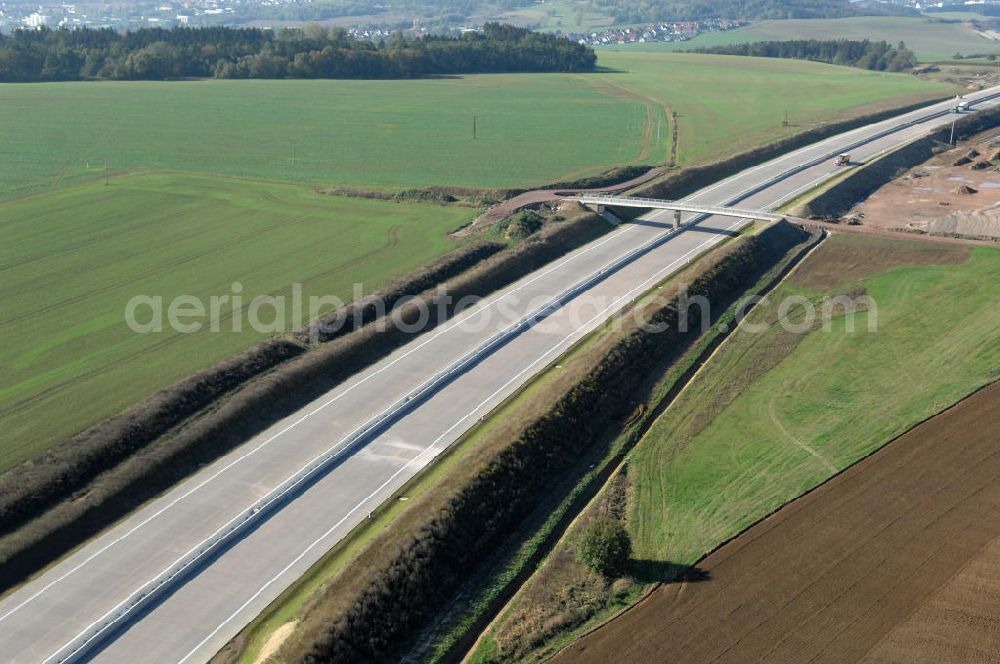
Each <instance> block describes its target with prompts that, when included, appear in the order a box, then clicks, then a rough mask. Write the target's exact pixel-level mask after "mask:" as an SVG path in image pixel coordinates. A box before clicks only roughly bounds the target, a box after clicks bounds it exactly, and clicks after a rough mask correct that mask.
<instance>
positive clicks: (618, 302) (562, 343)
mask: <svg viewBox="0 0 1000 664" xmlns="http://www.w3.org/2000/svg"><path fill="white" fill-rule="evenodd" d="M742 223H743V220H742V219H741V220H739V221H737V222H736V223H734V224H732V225H730V226H727V227H726V228H724V229H721V230H724V231H729V230H732V229H733V228H734V227H736V226H739V225H741V224H742ZM721 240H722V237H721V236H713V237H709V238H708V239H707V240H705V241H704V242H702V243H701V244H699V245H697V246H695V247H694V248H693V249H691V250H689V251H688V252H687V253H685V254H684V255H682V256H680V257H679V258H677V259H675V260H674V261H673V262H671V263H670V264H669V265H667V266H666V267H664V268H661V269H660V270H658V271H657V272H656V273H654V274H653V275H652V276H651V277H649V278H647V279H646V280H645V281H643V282H642V283H641V284H639V285H638V286H636V287H635V288H633V289H632V290H630V291H628V292H627V293H625V294H624V295H620V296H618V297H617V298H615V299H614V300H613V301H612V303H611V304H610V305H608V306H607V307H605V308H604V309H603V310H601V311H600V312H599V313H597V314H596V315H594V316H592V317H591V318H590V320H588V321H587V322H586V323H584V325H582V326H580V327H579V328H577V329H575V330H573V331H572V332H570V333H569V334H567V335H565V336H563V337H562V338H561V339H559V341H557V342H556V343H555V344H553V345H552V346H551V347H549V349H548V350H546V351H545V352H544V353H542V355H540V356H539V357H538V358H537V359H535V360H534V361H533V362H532V363H531V364H529V365H528V366H526V367H525V368H524V369H522V370H521V371H519V372H518V373H517V374H515V375H514V377H512V378H511V379H510V380H508V381H507V382H506V383H504V384H503V385H501V386H500V387H499V388H497V389H496V390H495V391H494V392H493V393H492V394H490V395H489V396H488V397H486V398H485V399H483V400H482V401H481V402H480V403H479V404H478V405H476V406H475V407H473V408H472V409H471V410H470V411H469V412H468V413H466V415H465V416H464V417H462V418H460V419H459V420H458V421H457V422H455V423H454V424H453V425H451V426H450V427H449V428H448V429H447V430H446V431H444V433H442V434H441V435H440V436H438V437H437V438H435V439H434V441H433V442H431V443H430V444H429V445H428V446H427V447H426V448H425V449H423V450H422V451H421V452H420V454H418V455H417V456H416V457H414V458H413V459H411V460H409V461H407V462H406V463H405V464H404V465H403V466H402V467H401V468H400V469H399V470H397V471H396V472H394V473H393V474H392V475H390V476H389V478H388V479H387V480H386V481H385V482H383V483H382V484H381V485H380V486H379V487H378V488H377V489H376V490H375V491H373V492H372V493H370V494H369V495H367V496H366V497H365V498H363V499H362V500H361V501H360V502H358V503H357V504H356V505H355V506H354V507H352V508H351V509H350V510H349V511H348V512H347V514H345V515H344V516H343V517H342V518H341V519H340V520H339V521H337V522H336V523H335V524H334V525H332V526H331V527H330V528H329V529H328V530H326V531H325V532H324V533H323V534H321V535H320V536H319V537H317V538H316V539H314V540H313V541H312V542H311V543H310V544H309V545H308V546H306V548H305V549H303V550H302V551H301V552H300V553H299V554H298V555H297V556H296V557H295V558H294V559H293V560H292V562H290V563H288V564H287V565H286V566H285V567H284V568H282V569H281V571H279V572H278V573H277V574H275V575H274V576H272V577H271V578H270V579H268V580H267V582H266V583H265V584H264V585H263V586H261V587H260V588H258V589H257V591H256V592H255V593H253V594H252V595H251V596H250V598H249V599H247V600H246V601H245V602H243V604H241V605H240V607H239V608H238V609H236V610H235V611H233V612H232V614H230V615H229V617H227V618H226V619H225V620H223V621H222V622H221V623H219V624H218V625H217V626H216V627H215V629H214V630H212V632H211V633H210V634H209V635H208V636H206V637H205V638H204V639H202V640H201V641H200V642H199V643H198V645H196V646H195V647H194V648H192V649H191V650H190V651H189V652H188V653H187V654H186V655H184V657H182V658H181V659H179V660H178V662H177V664H184V662H186V661H187V660H188V659H190V658H191V657H192V656H193V655H195V654H196V653H197V652H198V650H200V649H201V647H202V646H204V645H205V644H206V643H208V642H209V641H210V640H211V639H212V638H213V637H214V636H215V635H216V634H218V633H219V631H220V630H221V629H222V628H223V627H225V626H226V625H227V624H229V623H230V622H232V621H233V620H235V619H236V618H237V617H238V616H239V614H240V613H242V612H243V611H244V610H245V609H246V608H247V606H249V605H250V604H251V603H252V602H253V601H254V600H256V599H257V598H258V597H260V596H261V594H263V593H264V591H265V590H267V589H268V588H269V587H270V586H271V585H273V584H274V583H276V582H277V581H278V580H279V579H280V578H281V577H282V576H283V575H284V574H286V573H287V572H288V571H289V570H290V569H291V568H292V567H294V566H295V565H296V564H298V563H299V561H301V560H302V559H303V558H304V557H305V556H306V555H308V553H309V552H310V551H311V550H312V549H314V548H315V547H317V546H318V545H319V544H320V542H322V541H323V540H324V539H326V538H327V537H329V536H330V534H331V533H332V532H333V531H334V530H336V529H337V528H339V527H340V526H341V525H343V523H344V522H345V521H346V520H347V519H348V518H350V516H351V515H352V514H354V513H355V512H357V511H358V510H359V509H360V508H361V507H362V506H363V505H364V504H365V503H367V502H368V501H369V500H371V499H372V498H373V497H375V496H376V495H377V494H378V493H379V492H381V491H382V490H383V489H385V487H386V486H388V485H389V484H391V483H392V481H393V480H395V479H396V478H397V477H399V475H401V474H402V473H403V472H404V471H405V470H406V469H407V468H408V467H409V466H410V465H411V464H413V463H414V462H415V461H416V460H417V459H419V458H421V457H422V456H423V455H425V454H426V453H427V452H429V451H430V450H432V449H434V447H435V446H437V444H438V443H440V442H441V441H442V440H443V439H444V438H445V437H447V436H448V435H449V434H450V433H451V432H452V431H454V430H455V429H456V428H458V427H459V426H461V425H462V424H463V423H465V422H467V421H469V420H470V419H475V418H476V417H478V416H479V414H480V412H481V411H482V409H483V408H484V407H486V406H487V405H488V404H489V403H490V402H491V401H493V400H494V399H495V398H496V397H497V396H498V395H500V394H501V393H503V392H504V391H506V390H507V388H509V387H510V386H511V385H512V384H514V383H516V382H517V381H518V380H520V378H521V377H522V376H523V375H525V374H526V373H528V372H530V371H532V370H533V369H534V368H535V367H536V366H538V365H539V364H540V363H542V362H546V361H547V358H548V357H549V356H550V355H552V354H553V353H555V352H556V351H559V352H562V351H561V350H560V349H564V348H565V347H566V346H567V342H568V341H569V340H570V339H572V338H573V337H575V336H577V335H579V334H580V330H581V329H582V330H588V329H589V328H590V326H591V325H593V324H594V322H595V321H599V320H604V319H605V318H607V317H609V316H610V315H612V314H613V313H614V312H615V311H617V310H618V309H620V308H621V306H622V304H624V303H627V302H628V301H629V300H630V299H631V298H632V297H633V296H634V295H635V294H636V293H641V292H645V291H646V289H647V288H648V286H649V284H650V283H652V282H655V281H656V280H659V279H661V278H662V275H664V274H665V273H667V272H670V271H671V270H673V269H674V266H675V265H677V264H678V263H680V262H682V261H685V260H687V258H688V257H689V256H691V255H692V254H694V253H696V252H700V251H701V250H702V248H703V247H705V246H706V245H710V244H715V243H717V242H720V241H721ZM589 333H590V332H584V333H583V334H584V336H585V335H586V334H589ZM382 435H385V434H382ZM380 437H381V436H380ZM376 440H377V439H376ZM84 631H86V630H84ZM46 661H47V660H46ZM43 664H44V663H43Z"/></svg>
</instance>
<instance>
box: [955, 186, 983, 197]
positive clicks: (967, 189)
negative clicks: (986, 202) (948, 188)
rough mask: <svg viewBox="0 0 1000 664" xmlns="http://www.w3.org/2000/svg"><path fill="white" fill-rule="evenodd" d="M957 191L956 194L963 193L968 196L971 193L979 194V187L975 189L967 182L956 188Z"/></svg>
mask: <svg viewBox="0 0 1000 664" xmlns="http://www.w3.org/2000/svg"><path fill="white" fill-rule="evenodd" d="M955 193H956V194H962V195H963V196H968V195H970V194H978V193H979V190H978V189H973V188H972V187H970V186H969V185H967V184H963V185H962V186H961V187H959V188H958V189H956V190H955Z"/></svg>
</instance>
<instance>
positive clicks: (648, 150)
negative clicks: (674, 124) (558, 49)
mask: <svg viewBox="0 0 1000 664" xmlns="http://www.w3.org/2000/svg"><path fill="white" fill-rule="evenodd" d="M584 80H586V81H587V84H588V85H590V86H591V87H592V88H594V89H595V90H597V91H598V92H600V93H602V94H605V95H608V96H610V97H616V98H618V99H625V100H628V101H633V102H637V103H639V104H642V107H643V109H644V110H645V112H646V124H645V126H644V127H643V129H642V139H641V142H640V144H639V155H638V156H637V157H635V161H646V160H647V159H649V156H650V154H652V151H653V132H654V130H653V122H654V120H655V119H656V111H655V110H654V108H655V107H656V106H659V107H660V109H661V110H662V111H663V112H664V114H665V115H666V116H667V117H670V110H671V109H670V106H669V104H663V103H662V102H660V101H659V100H658V99H654V98H653V97H649V96H647V95H644V94H641V93H639V92H636V91H635V90H633V89H631V88H628V87H626V86H624V85H622V84H620V83H614V82H612V81H608V80H600V81H594V80H591V79H588V78H585V79H584Z"/></svg>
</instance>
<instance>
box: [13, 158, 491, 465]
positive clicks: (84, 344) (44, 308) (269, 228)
mask: <svg viewBox="0 0 1000 664" xmlns="http://www.w3.org/2000/svg"><path fill="white" fill-rule="evenodd" d="M474 214H475V211H474V210H472V209H470V208H463V207H455V206H439V205H428V204H412V203H393V202H384V201H375V200H367V199H358V198H342V197H337V196H324V195H321V194H317V193H315V192H313V191H312V190H310V189H309V188H307V187H304V186H302V185H296V184H281V183H274V182H264V181H252V180H243V179H237V178H222V177H206V176H200V175H194V174H179V173H149V174H140V175H132V176H125V177H120V178H112V179H111V181H110V184H109V185H107V186H105V185H104V184H103V183H102V182H97V183H89V184H83V185H80V186H74V187H68V188H63V189H60V190H58V191H56V192H52V193H48V194H44V195H36V196H30V197H27V198H21V199H17V200H14V201H10V202H7V203H0V220H2V221H0V227H2V229H3V236H4V242H3V243H2V245H0V266H3V273H4V277H3V278H4V288H3V291H2V292H0V311H3V316H2V318H0V326H2V329H3V338H4V343H3V345H2V348H0V366H3V367H4V369H3V378H4V380H3V384H2V385H0V417H2V418H3V421H4V427H3V429H2V430H0V470H2V469H6V468H8V467H10V466H11V465H13V464H15V463H17V462H19V461H21V460H23V459H26V458H28V457H30V456H32V455H34V454H36V453H37V452H39V451H40V450H42V449H44V448H45V447H46V446H47V445H49V444H51V443H52V442H54V441H56V440H58V439H60V438H61V437H64V436H67V435H70V434H72V433H74V432H76V431H78V430H80V429H81V428H84V427H86V426H88V425H90V424H92V423H94V422H96V421H98V420H100V419H102V418H104V417H106V416H108V415H111V414H113V413H116V412H118V411H120V410H122V409H124V408H126V407H127V406H129V405H131V404H133V403H135V402H136V401H137V400H139V399H141V398H143V397H145V396H146V395H148V394H151V393H152V392H154V391H155V390H156V389H159V388H161V387H164V386H166V385H168V384H170V383H171V382H173V381H174V380H177V379H179V378H181V377H183V376H185V375H187V374H188V373H191V372H193V371H196V370H198V369H202V368H204V367H206V366H209V365H211V364H212V363H214V362H216V361H218V360H220V359H222V358H224V357H226V356H229V355H232V354H234V353H237V352H239V351H241V350H244V349H245V348H248V347H249V346H251V345H252V344H254V343H255V342H257V341H259V340H261V339H262V338H265V337H266V336H269V335H268V334H266V333H264V334H262V333H258V332H254V331H253V330H252V329H250V326H249V325H248V318H247V315H246V313H247V312H246V311H245V309H246V305H248V304H249V301H250V299H251V298H252V297H254V296H257V295H266V294H270V295H285V296H288V295H290V293H291V285H292V284H293V283H296V282H298V283H301V284H302V289H303V290H302V292H303V296H304V298H308V297H309V295H313V294H316V295H335V296H337V297H339V298H341V299H343V300H350V299H351V298H352V297H353V292H352V290H353V284H354V283H359V284H363V286H364V288H365V290H371V289H374V288H375V287H377V286H379V285H381V284H382V283H384V282H386V281H387V280H389V279H390V278H392V277H394V276H397V275H399V274H402V273H404V272H406V271H408V270H411V269H413V268H416V267H418V266H420V265H422V264H424V263H426V262H428V261H430V260H432V259H434V258H436V257H437V256H439V255H441V254H443V253H445V252H446V251H448V250H449V249H451V248H452V247H454V241H453V240H451V239H449V238H448V236H447V231H449V230H450V229H453V228H455V227H457V226H459V225H460V224H461V223H462V222H463V221H466V220H468V219H469V218H471V217H472V216H473V215H474ZM233 282H240V283H241V284H242V286H243V292H242V295H243V297H244V303H243V304H244V315H243V326H242V328H243V329H242V331H241V332H239V333H236V332H233V329H232V322H231V320H224V321H223V322H222V324H221V326H220V330H221V331H220V332H217V333H213V332H211V331H210V330H208V329H203V330H201V331H199V332H196V333H194V334H181V333H178V332H174V331H171V330H170V328H169V326H168V325H167V324H166V322H167V321H166V316H164V331H163V332H162V333H150V334H137V333H134V332H132V331H131V330H130V329H129V328H128V327H127V326H126V325H125V322H124V311H125V307H126V304H127V302H128V301H129V299H130V298H131V297H133V296H135V295H142V294H145V295H151V296H162V297H163V301H164V309H165V308H166V303H169V301H170V299H171V298H173V297H174V296H177V295H181V294H187V295H193V296H196V297H197V298H199V299H201V300H202V301H203V302H207V301H208V297H210V296H212V295H232V293H233V290H232V284H233ZM306 302H307V304H306V305H305V309H304V312H303V313H304V314H308V301H307V300H306ZM221 311H222V312H223V314H225V313H226V312H227V311H232V309H231V306H230V305H226V306H223V307H222V308H221ZM292 315H293V312H292V308H291V303H290V302H289V303H288V304H287V305H286V307H285V312H284V319H285V321H288V322H289V323H290V322H292ZM141 316H142V319H143V320H146V317H147V316H148V314H146V313H142V314H141ZM272 317H273V309H272V308H271V307H263V308H262V309H261V311H260V319H261V320H262V321H264V322H267V321H270V320H272ZM283 322H284V321H283Z"/></svg>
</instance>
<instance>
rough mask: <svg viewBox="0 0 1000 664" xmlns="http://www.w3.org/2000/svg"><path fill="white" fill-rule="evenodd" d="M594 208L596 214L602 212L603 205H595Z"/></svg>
mask: <svg viewBox="0 0 1000 664" xmlns="http://www.w3.org/2000/svg"><path fill="white" fill-rule="evenodd" d="M594 208H595V210H594V212H596V213H597V214H604V206H603V205H595V206H594Z"/></svg>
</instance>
